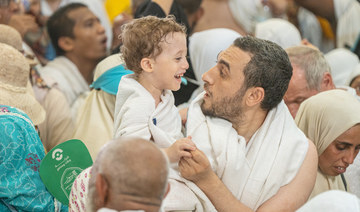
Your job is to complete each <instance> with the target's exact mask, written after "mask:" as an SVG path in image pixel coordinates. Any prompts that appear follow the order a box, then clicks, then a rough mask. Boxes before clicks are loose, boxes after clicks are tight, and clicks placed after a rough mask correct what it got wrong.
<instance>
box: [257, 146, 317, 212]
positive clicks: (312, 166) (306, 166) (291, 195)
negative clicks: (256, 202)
mask: <svg viewBox="0 0 360 212" xmlns="http://www.w3.org/2000/svg"><path fill="white" fill-rule="evenodd" d="M308 142H309V148H308V152H307V154H306V157H305V160H304V162H303V164H302V165H301V167H300V170H299V172H298V173H297V175H296V176H295V178H294V179H293V180H292V181H291V182H290V183H289V184H287V185H285V186H283V187H281V188H280V190H279V191H278V192H277V193H276V195H275V196H273V197H272V198H270V199H269V200H267V201H266V202H264V203H263V204H262V205H261V206H260V207H259V208H258V211H295V210H297V209H298V208H300V207H301V206H302V205H303V204H305V203H306V201H307V200H308V198H309V196H310V194H311V191H312V190H313V188H314V185H315V181H316V175H317V169H318V155H317V151H316V148H315V145H314V144H313V142H311V141H308Z"/></svg>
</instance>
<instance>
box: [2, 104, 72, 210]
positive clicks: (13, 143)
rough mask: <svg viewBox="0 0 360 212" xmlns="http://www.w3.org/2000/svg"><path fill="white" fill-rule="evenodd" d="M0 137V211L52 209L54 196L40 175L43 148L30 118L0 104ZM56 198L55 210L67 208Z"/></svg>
mask: <svg viewBox="0 0 360 212" xmlns="http://www.w3.org/2000/svg"><path fill="white" fill-rule="evenodd" d="M0 141H1V142H0V170H1V171H0V211H2V212H3V211H11V209H10V208H13V209H15V210H16V211H55V204H54V203H55V201H54V198H53V196H52V195H51V194H50V193H49V192H48V191H47V190H46V188H45V185H44V184H43V182H42V181H41V178H40V175H39V166H40V162H41V160H42V159H43V158H44V156H45V152H44V147H43V145H42V143H41V141H40V138H39V135H38V133H37V132H36V130H35V128H34V125H33V123H32V122H31V120H30V118H29V117H28V116H27V115H26V114H25V113H24V112H22V111H20V110H18V109H16V108H13V107H10V106H5V105H0ZM56 202H57V205H56V208H58V210H57V211H67V210H68V207H67V206H63V205H61V204H60V202H58V201H56Z"/></svg>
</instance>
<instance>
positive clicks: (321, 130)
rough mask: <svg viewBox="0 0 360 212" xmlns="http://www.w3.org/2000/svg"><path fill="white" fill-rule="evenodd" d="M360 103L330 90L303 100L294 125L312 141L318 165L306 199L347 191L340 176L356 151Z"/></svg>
mask: <svg viewBox="0 0 360 212" xmlns="http://www.w3.org/2000/svg"><path fill="white" fill-rule="evenodd" d="M359 108H360V102H359V101H358V100H357V99H356V98H355V97H354V96H353V95H351V94H349V93H347V92H346V91H344V90H340V89H333V90H329V91H324V92H321V93H319V94H316V95H314V96H312V97H310V98H308V99H307V100H305V101H304V102H303V103H302V104H301V106H300V109H299V111H298V113H297V115H296V117H295V122H296V124H297V125H298V127H299V128H300V129H301V130H302V131H303V132H304V133H305V135H306V136H307V137H308V138H309V139H310V140H311V141H313V142H314V144H315V146H316V149H317V152H318V155H319V165H318V171H317V177H316V183H315V186H314V189H313V191H312V193H311V196H310V198H313V197H315V196H316V195H318V194H320V193H322V192H325V191H328V190H343V191H345V190H347V189H346V181H345V180H344V178H343V174H344V173H345V172H346V169H347V168H348V167H349V165H351V164H352V163H353V162H354V159H355V157H356V155H357V154H358V152H359V150H360V110H359Z"/></svg>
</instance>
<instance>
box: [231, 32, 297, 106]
mask: <svg viewBox="0 0 360 212" xmlns="http://www.w3.org/2000/svg"><path fill="white" fill-rule="evenodd" d="M234 46H236V47H239V48H240V49H241V50H243V51H245V52H249V53H250V56H251V60H250V62H249V63H248V64H247V65H246V66H245V68H244V76H245V80H244V86H245V87H244V88H245V89H248V88H251V87H262V88H263V89H264V91H265V95H264V99H263V101H262V102H261V108H262V109H264V110H271V109H272V108H274V107H276V105H278V104H279V103H280V102H281V100H282V98H283V96H284V94H285V92H286V90H287V88H288V85H289V82H290V79H291V76H292V66H291V63H290V61H289V58H288V56H287V54H286V52H285V50H284V49H283V48H281V47H280V46H279V45H277V44H275V43H273V42H271V41H267V40H262V39H259V38H255V37H252V36H246V37H242V38H237V39H236V40H235V41H234Z"/></svg>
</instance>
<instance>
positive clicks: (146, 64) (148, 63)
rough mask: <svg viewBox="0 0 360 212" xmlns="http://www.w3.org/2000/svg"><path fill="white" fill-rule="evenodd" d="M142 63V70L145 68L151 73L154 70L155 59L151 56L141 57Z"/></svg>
mask: <svg viewBox="0 0 360 212" xmlns="http://www.w3.org/2000/svg"><path fill="white" fill-rule="evenodd" d="M140 65H141V68H142V70H144V71H145V72H148V73H151V72H153V71H154V70H153V60H152V59H150V58H147V57H145V58H143V59H141V61H140Z"/></svg>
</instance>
